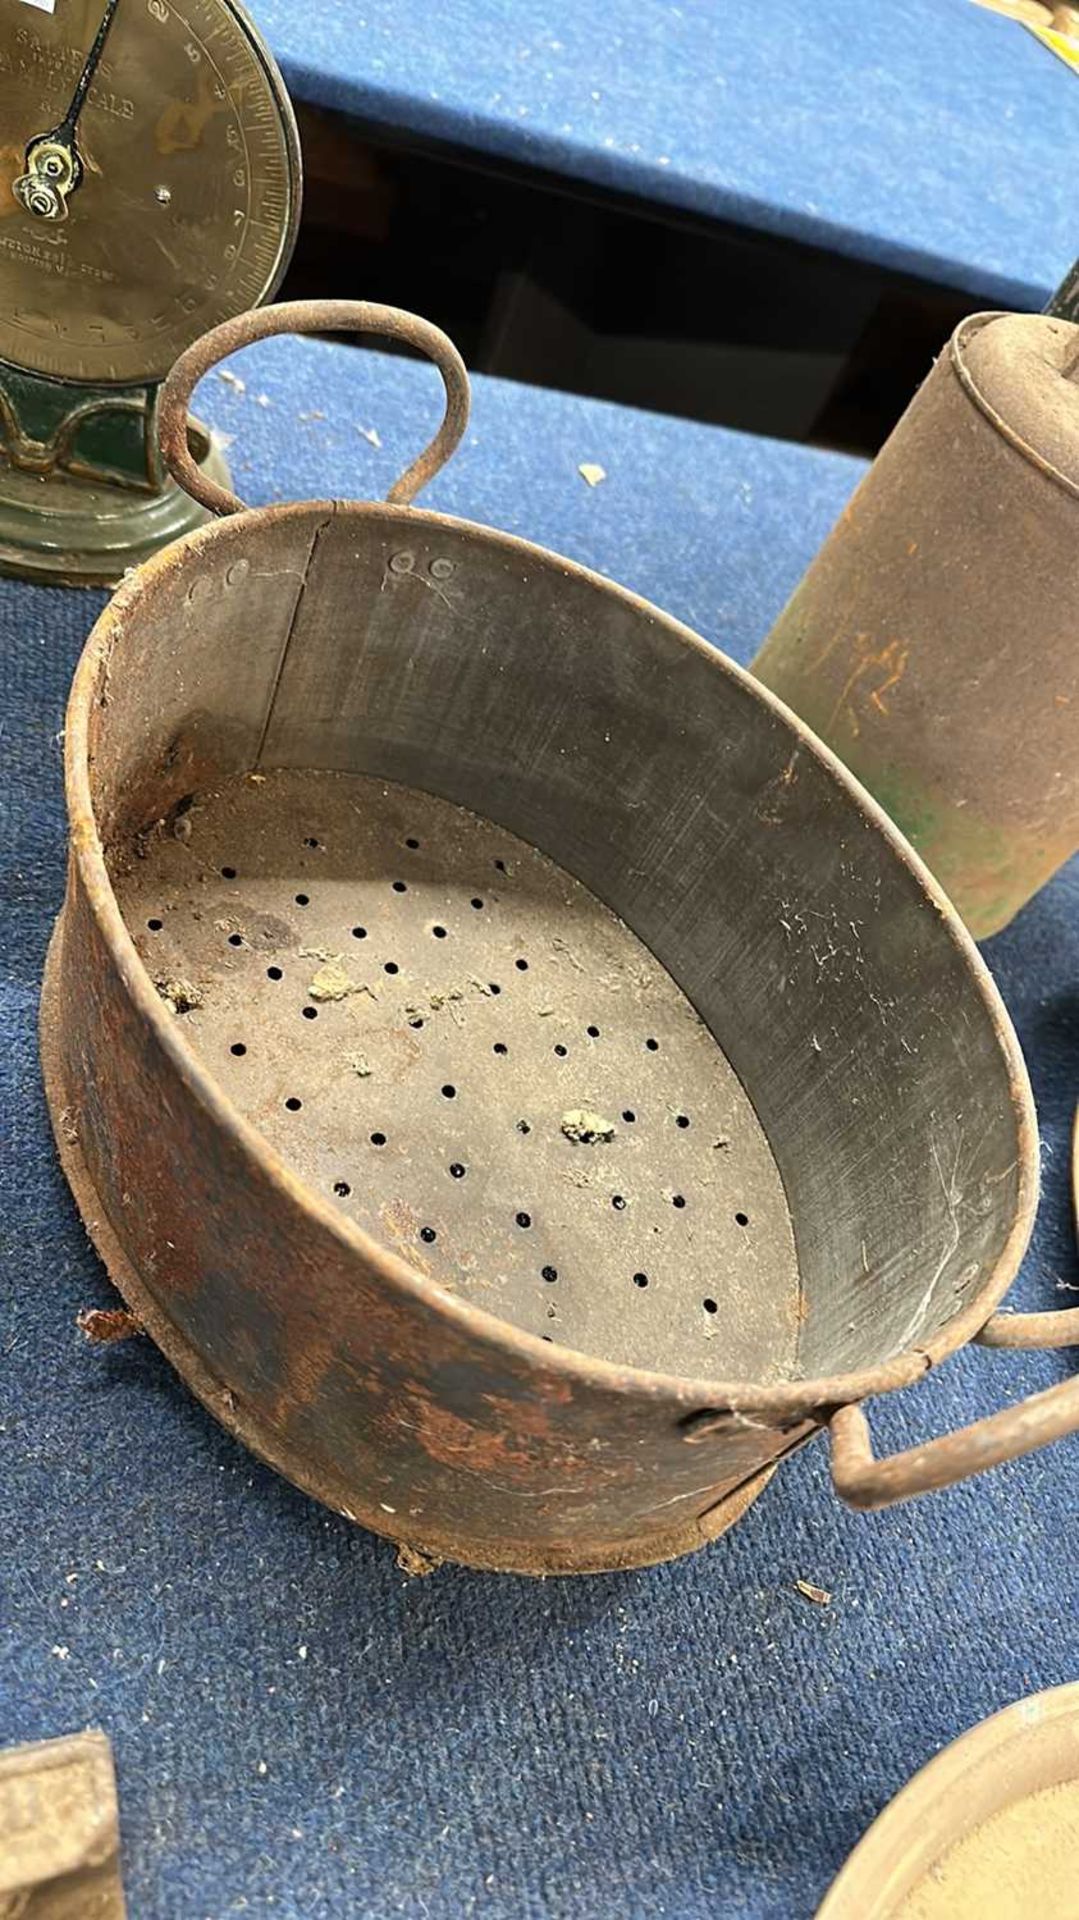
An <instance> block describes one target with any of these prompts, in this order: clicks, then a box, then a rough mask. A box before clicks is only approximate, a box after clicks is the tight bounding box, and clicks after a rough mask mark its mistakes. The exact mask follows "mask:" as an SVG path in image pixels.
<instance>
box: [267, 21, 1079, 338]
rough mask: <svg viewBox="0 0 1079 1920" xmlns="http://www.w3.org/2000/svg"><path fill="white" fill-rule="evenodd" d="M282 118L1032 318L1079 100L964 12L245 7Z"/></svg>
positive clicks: (1067, 217) (1078, 236) (1068, 208)
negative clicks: (275, 69) (311, 113)
mask: <svg viewBox="0 0 1079 1920" xmlns="http://www.w3.org/2000/svg"><path fill="white" fill-rule="evenodd" d="M250 5H251V11H252V13H253V15H254V17H255V19H256V20H257V21H258V23H259V25H260V26H261V28H262V29H263V31H264V32H265V34H266V36H267V38H268V40H269V42H270V44H271V46H272V47H273V50H274V52H275V53H276V55H277V57H278V59H279V60H280V61H281V63H282V65H283V68H284V72H285V77H286V79H287V81H288V84H289V86H290V87H291V88H292V90H293V92H294V93H295V95H296V97H297V99H300V100H305V101H308V102H311V103H314V104H316V105H320V106H325V107H333V108H338V109H341V110H343V111H346V112H349V113H353V114H356V115H359V116H360V117H361V118H363V119H364V120H366V121H368V122H369V123H371V124H373V125H375V126H381V127H385V128H392V129H399V130H401V131H402V132H403V133H405V134H406V135H412V136H419V137H423V138H435V139H439V140H446V141H450V142H452V143H453V144H455V145H457V146H459V147H462V148H464V149H467V150H471V151H474V152H478V153H481V154H486V155H489V156H490V157H491V158H492V159H506V160H511V161H516V162H520V163H524V164H526V165H529V166H532V167H539V168H545V169H547V170H549V171H550V172H552V173H554V174H557V175H561V176H563V177H567V178H568V179H570V180H576V181H582V182H588V183H591V184H593V185H598V186H602V187H609V188H614V189H617V190H620V191H623V192H626V193H630V194H633V195H636V196H639V197H640V198H643V199H644V200H647V201H651V202H655V203H657V204H658V205H661V206H665V207H669V208H673V209H682V210H685V211H688V212H691V213H696V214H703V215H706V216H709V217H710V218H714V219H717V220H724V221H733V222H734V223H735V224H736V225H737V226H740V227H748V228H750V229H754V230H758V231H760V232H762V233H768V234H774V235H777V236H779V237H780V238H782V239H794V240H802V241H807V242H809V243H810V244H811V245H814V246H819V247H823V248H825V249H827V250H828V251H829V252H836V253H841V254H847V255H851V256H853V257H854V258H856V259H859V260H864V261H868V262H871V263H873V264H874V265H877V266H882V267H893V268H899V269H902V270H904V271H907V272H910V273H915V274H919V275H923V276H925V277H927V278H928V279H930V280H934V281H943V282H945V283H947V284H948V285H950V286H953V287H958V288H960V289H962V290H964V291H966V292H969V293H970V294H972V295H973V296H975V297H976V299H977V300H979V301H981V302H982V303H983V304H984V305H986V306H992V305H996V304H1003V305H1012V306H1018V307H1035V308H1037V307H1040V306H1041V305H1042V304H1043V302H1044V300H1045V298H1046V296H1047V294H1048V292H1049V291H1050V289H1051V288H1052V287H1054V286H1055V285H1056V284H1057V282H1058V281H1059V280H1060V279H1062V278H1063V275H1064V273H1065V271H1066V269H1067V268H1068V267H1069V266H1070V265H1071V262H1072V260H1073V258H1074V256H1075V255H1076V253H1077V252H1079V230H1077V227H1076V221H1075V217H1074V213H1073V210H1072V204H1071V195H1070V194H1069V192H1068V181H1069V172H1068V167H1067V160H1066V156H1067V154H1068V153H1069V152H1070V150H1071V145H1072V142H1073V140H1074V137H1075V126H1076V118H1077V115H1079V81H1077V80H1076V77H1075V75H1074V74H1071V73H1069V71H1068V70H1067V68H1066V67H1065V66H1064V65H1063V64H1062V63H1061V62H1060V61H1058V60H1056V59H1055V58H1054V57H1053V55H1052V54H1050V53H1049V52H1048V51H1047V50H1046V48H1045V47H1043V46H1040V45H1039V44H1038V42H1037V41H1036V40H1035V39H1034V38H1033V36H1032V35H1031V34H1028V33H1026V32H1025V31H1024V30H1023V29H1022V28H1020V27H1018V26H1016V25H1015V24H1014V23H1013V22H1012V21H1009V20H1005V19H1003V18H1001V17H1000V16H998V15H995V14H989V13H986V12H984V11H982V9H981V8H979V7H975V6H972V5H971V4H969V0H902V4H899V3H898V0H876V3H875V4H874V0H812V4H808V5H807V4H806V0H767V4H764V5H756V6H747V5H744V4H735V0H718V4H717V0H677V4H676V3H675V0H603V4H602V5H601V4H598V0H542V4H541V0H314V4H312V5H308V6H296V5H295V4H294V3H293V0H250Z"/></svg>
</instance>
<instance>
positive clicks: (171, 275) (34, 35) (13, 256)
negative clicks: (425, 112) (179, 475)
mask: <svg viewBox="0 0 1079 1920" xmlns="http://www.w3.org/2000/svg"><path fill="white" fill-rule="evenodd" d="M299 201H300V154H299V142H298V139H297V134H296V126H295V121H294V118H293V114H292V108H291V106H290V103H289V99H288V95H287V93H286V92H285V88H284V83H283V81H282V79H281V76H280V74H279V73H278V71H277V68H276V67H275V65H274V63H273V60H272V59H271V57H270V55H269V53H268V52H267V50H266V48H265V47H264V46H263V44H262V42H261V40H260V39H259V36H258V34H257V33H256V31H255V29H254V27H253V26H252V25H251V22H250V21H249V20H248V19H247V17H246V15H245V14H244V12H243V10H242V8H241V7H240V6H239V5H237V4H236V0H51V4H50V5H48V7H45V6H41V5H35V6H31V7H25V6H24V7H15V8H9V9H7V10H6V11H5V12H4V13H3V14H2V15H0V282H2V284H3V289H4V299H3V302H2V303H0V572H4V573H17V574H21V575H26V576H29V577H30V578H32V579H39V580H51V581H56V582H64V583H69V584H79V585H101V586H108V585H111V584H113V583H114V582H115V581H117V580H118V579H120V578H121V576H122V575H123V574H124V573H125V572H126V571H127V570H128V569H129V568H130V567H134V566H137V565H138V564H139V563H140V561H142V560H145V559H146V558H147V557H148V556H149V555H150V554H151V553H154V552H156V550H157V549H158V548H159V547H161V546H164V545H165V544H166V543H167V542H169V541H170V540H174V539H176V538H177V536H178V535H180V534H183V533H187V532H189V531H190V529H191V528H192V527H195V526H198V525H200V524H201V523H202V521H203V520H205V519H206V518H207V515H206V512H205V509H204V508H202V507H200V506H198V505H197V503H196V502H195V501H194V500H192V499H191V498H189V496H188V495H187V494H186V493H184V492H183V491H182V489H180V488H179V487H177V486H176V484H175V482H174V481H173V480H172V479H171V478H170V476H169V475H168V473H167V472H166V470H165V467H164V464H163V462H162V459H161V454H160V450H159V447H158V436H157V402H158V392H159V389H160V386H161V382H162V381H163V380H164V378H165V375H166V374H167V373H168V371H169V369H170V367H171V366H172V364H173V362H174V361H175V360H177V359H178V358H179V356H180V354H181V353H182V352H183V351H184V349H185V348H187V347H188V346H190V345H191V343H192V341H194V340H196V339H198V337H199V336H200V334H202V333H205V332H207V331H208V330H209V329H210V328H211V327H214V326H217V325H219V324H220V322H221V321H223V320H228V319H232V318H233V317H234V316H235V315H237V314H239V313H244V312H246V311H247V310H248V309H249V308H251V307H255V306H258V305H259V304H260V303H261V302H262V301H264V300H267V299H269V298H270V297H271V296H272V294H273V293H274V291H275V290H276V288H277V286H278V285H279V283H280V280H281V276H282V274H283V272H284V270H285V267H286V265H287V263H288V259H289V255H290V253H291V250H292V244H293V241H294V239H295V235H296V227H297V224H298V220H299ZM189 433H190V439H191V446H192V451H193V453H194V454H195V457H196V458H197V460H198V461H199V464H200V465H201V466H202V467H203V469H204V471H205V472H206V473H207V475H208V476H209V477H210V478H211V479H213V480H215V481H216V482H218V484H222V485H224V486H226V487H227V486H228V485H229V481H228V472H227V468H226V465H225V461H224V459H223V456H222V453H221V449H220V448H219V447H216V446H215V445H214V444H213V441H212V439H211V436H210V434H209V433H208V432H207V430H206V428H204V427H201V426H200V425H199V424H198V423H197V422H196V421H191V423H190V426H189Z"/></svg>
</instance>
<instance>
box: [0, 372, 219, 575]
mask: <svg viewBox="0 0 1079 1920" xmlns="http://www.w3.org/2000/svg"><path fill="white" fill-rule="evenodd" d="M157 392H158V389H157V386H156V384H154V385H146V386H140V387H127V388H121V389H117V388H103V387H87V386H78V385H76V384H75V383H73V382H68V381H61V380H46V379H43V378H42V377H41V376H39V375H34V374H29V373H26V372H24V371H23V370H21V369H20V368H17V367H12V366H8V365H5V364H4V362H3V361H0V573H9V574H12V573H13V574H18V575H19V576H20V577H22V578H24V579H25V578H29V579H40V580H47V581H53V582H56V583H58V584H63V585H65V586H113V585H115V583H116V581H117V580H119V579H120V578H121V577H122V575H123V574H124V572H125V571H126V570H127V568H129V567H136V566H138V565H139V564H140V562H141V561H143V560H146V559H148V558H149V556H150V555H151V554H152V553H156V552H157V549H158V548H159V547H161V546H164V545H166V544H167V542H168V541H170V540H175V539H177V538H178V537H179V536H180V534H183V533H189V532H190V531H191V529H192V528H193V527H197V526H200V525H201V524H202V522H203V521H204V520H206V519H208V518H210V516H209V515H208V514H207V513H206V511H205V509H204V508H202V507H200V506H199V505H198V504H197V502H196V501H194V500H192V499H191V497H190V495H189V494H186V493H185V492H184V491H183V488H182V487H178V486H177V485H176V483H175V481H174V480H172V478H171V477H170V476H169V474H168V473H167V472H166V471H165V469H164V466H163V463H162V460H161V455H160V451H159V449H158V446H157V419H156V416H157ZM189 433H190V438H191V444H192V450H193V451H194V452H195V455H196V458H197V459H198V461H199V464H200V466H202V467H203V468H204V470H205V471H206V472H207V473H208V474H209V475H210V476H211V478H212V479H214V480H216V481H218V482H219V484H221V485H223V486H229V484H230V482H229V476H228V467H227V465H226V462H225V459H224V456H223V455H222V453H221V451H220V449H219V448H217V447H216V446H215V445H214V444H213V441H212V439H211V437H210V434H209V433H208V432H207V430H206V428H205V427H203V426H201V425H200V424H199V423H198V422H197V421H194V420H193V421H192V422H191V424H190V428H189Z"/></svg>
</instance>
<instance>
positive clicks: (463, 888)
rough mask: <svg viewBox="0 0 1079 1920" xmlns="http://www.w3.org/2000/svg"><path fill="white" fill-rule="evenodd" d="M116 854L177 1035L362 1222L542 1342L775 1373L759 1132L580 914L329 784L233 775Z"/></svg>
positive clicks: (771, 1232)
mask: <svg viewBox="0 0 1079 1920" xmlns="http://www.w3.org/2000/svg"><path fill="white" fill-rule="evenodd" d="M131 851H132V853H134V854H135V855H137V857H124V856H121V857H120V858H119V859H116V860H114V876H113V877H114V881H115V884H116V889H117V895H118V898H119V900H120V903H121V907H122V910H123V913H124V917H125V920H126V921H127V924H128V926H129V928H130V929H131V931H132V933H133V935H134V938H135V942H136V945H137V947H138V949H139V952H140V953H141V955H142V957H143V959H144V961H145V963H146V966H147V968H148V970H149V972H150V975H151V977H152V978H153V980H154V981H155V983H156V984H157V987H158V991H159V992H160V994H161V996H162V998H163V999H164V1000H166V1001H167V1002H168V1004H169V1005H170V1006H171V1007H172V1008H173V1009H174V1012H175V1017H176V1019H177V1020H178V1021H181V1022H182V1024H183V1030H184V1033H185V1035H186V1037H187V1039H188V1040H189V1041H190V1042H191V1044H192V1045H193V1046H195V1047H196V1048H197V1049H198V1051H199V1053H200V1054H201V1055H202V1057H203V1058H204V1060H205V1062H206V1064H207V1066H208V1067H209V1068H210V1070H211V1072H212V1073H213V1075H214V1077H215V1079H216V1080H218V1082H219V1083H220V1085H221V1086H222V1088H223V1089H224V1090H225V1091H226V1092H227V1093H228V1095H229V1096H230V1098H231V1099H233V1100H234V1101H235V1102H236V1104H237V1106H238V1107H239V1108H240V1109H241V1111H242V1112H243V1113H244V1114H245V1115H246V1117H247V1118H248V1119H250V1120H252V1121H253V1122H254V1123H255V1125H257V1126H258V1127H259V1128H260V1130H261V1131H262V1132H263V1133H264V1134H265V1136H266V1138H267V1139H268V1140H269V1141H271V1142H272V1144H273V1146H274V1147H276V1148H277V1150H278V1151H279V1152H280V1153H281V1154H282V1155H283V1156H284V1158H285V1159H286V1160H287V1161H288V1162H289V1163H290V1164H291V1165H292V1166H293V1167H294V1168H295V1170H296V1171H297V1172H298V1173H299V1174H301V1175H302V1176H303V1177H304V1178H305V1179H306V1180H308V1181H309V1182H310V1183H311V1185H312V1186H313V1187H315V1188H316V1189H317V1190H318V1191H319V1192H321V1193H322V1194H323V1195H326V1196H333V1197H334V1198H335V1199H336V1200H337V1202H338V1204H339V1205H340V1206H341V1207H342V1208H343V1209H344V1210H345V1211H346V1212H347V1213H348V1214H349V1215H350V1216H351V1217H352V1218H353V1219H354V1220H355V1221H356V1222H357V1223H358V1224H359V1225H360V1226H362V1227H364V1228H365V1229H366V1230H368V1231H369V1232H371V1233H372V1234H373V1235H375V1237H376V1238H377V1239H379V1240H380V1241H383V1242H385V1243H386V1244H388V1245H389V1246H392V1247H393V1248H394V1249H395V1250H396V1251H397V1252H399V1253H401V1254H402V1255H403V1256H404V1257H405V1258H406V1259H407V1260H408V1261H409V1262H410V1263H411V1265H412V1266H414V1267H415V1268H417V1269H418V1270H419V1271H420V1272H421V1273H423V1274H425V1275H426V1276H427V1277H428V1278H430V1279H432V1280H434V1281H436V1282H437V1283H439V1284H440V1285H441V1286H443V1287H447V1288H450V1289H451V1290H453V1291H454V1292H457V1293H460V1294H462V1295H464V1296H467V1297H468V1298H469V1299H471V1300H474V1301H475V1302H476V1303H477V1304H480V1305H483V1306H486V1307H489V1308H490V1309H491V1310H492V1311H493V1312H496V1313H498V1314H499V1315H501V1316H503V1317H504V1318H506V1319H508V1320H510V1321H512V1322H514V1323H515V1324H516V1325H518V1326H520V1327H523V1328H525V1329H526V1330H527V1331H529V1332H531V1333H535V1334H538V1335H541V1336H546V1337H548V1338H549V1339H551V1340H553V1341H557V1342H559V1343H560V1344H563V1345H566V1346H570V1347H574V1348H579V1349H583V1350H585V1351H588V1352H591V1353H594V1354H597V1355H601V1356H602V1357H604V1358H606V1359H609V1360H613V1361H616V1362H621V1363H626V1364H631V1365H639V1366H645V1367H654V1368H658V1369H660V1370H666V1371H670V1372H682V1373H687V1374H692V1373H702V1372H709V1373H716V1374H727V1375H731V1376H734V1377H738V1376H741V1375H750V1376H752V1377H755V1378H758V1379H762V1380H764V1379H775V1378H783V1377H786V1376H789V1374H790V1373H791V1371H792V1370H793V1364H794V1353H795V1346H796V1340H797V1333H798V1272H797V1264H796V1258H795V1250H794V1241H793V1236H792V1231H791V1224H790V1216H789V1212H788V1208H787V1204H786V1200H785V1197H784V1192H783V1187H782V1183H781V1181H780V1177H779V1173H778V1170H777V1168H776V1165H775V1160H774V1158H773V1155H772V1152H771V1150H770V1148H769V1146H768V1143H767V1141H766V1139H765V1136H764V1133H763V1131H762V1128H761V1126H760V1123H759V1121H758V1119H757V1117H756V1115H755V1113H754V1111H753V1107H752V1105H751V1104H750V1101H749V1099H748V1098H747V1096H746V1094H745V1092H744V1090H743V1088H742V1086H741V1084H740V1082H739V1080H738V1079H737V1077H736V1075H735V1074H734V1072H733V1071H732V1069H731V1068H730V1066H729V1065H728V1063H727V1061H726V1060H725V1058H724V1056H723V1054H722V1052H721V1051H720V1050H719V1048H718V1047H717V1045H716V1042H715V1041H714V1039H713V1038H712V1036H711V1034H710V1033H709V1032H708V1029H707V1028H706V1027H705V1025H704V1023H703V1021H702V1020H701V1019H700V1017H699V1016H698V1014H697V1013H696V1012H695V1011H694V1009H693V1008H692V1007H691V1005H690V1003H689V1001H688V1000H687V999H686V997H685V995H684V994H683V993H682V992H681V990H680V989H679V988H678V987H677V986H676V985H675V983H674V981H673V980H672V979H671V977H670V975H669V974H668V973H667V972H666V971H665V969H664V968H663V967H662V966H661V965H660V964H659V962H658V961H657V960H655V959H654V958H653V956H652V955H651V954H650V953H649V952H648V950H647V949H646V948H645V947H644V946H643V945H642V944H641V942H640V941H639V940H638V939H637V938H636V937H635V936H634V935H633V934H632V933H631V932H630V931H629V929H628V927H626V926H625V925H624V924H623V922H622V921H620V920H619V919H618V918H617V917H616V916H615V915H614V914H613V913H612V912H611V911H610V910H609V909H608V908H607V907H605V906H603V905H602V904H601V903H600V902H599V901H598V900H597V899H596V897H595V896H594V895H593V894H592V893H590V892H589V891H588V889H587V888H585V887H583V886H582V885H581V884H580V883H579V882H578V881H576V880H574V879H572V878H571V877H570V876H569V875H568V874H567V873H565V872H564V871H563V870H562V869H560V868H559V867H557V866H555V865H554V864H553V863H552V862H551V861H550V860H548V859H546V858H545V857H544V856H543V855H542V854H540V853H538V852H536V851H535V849H534V848H531V847H528V846H526V845H525V844H524V843H523V842H522V841H520V840H518V839H516V838H514V836H512V835H511V834H509V833H506V832H505V831H503V830H502V829H500V828H498V827H495V826H493V825H491V824H490V823H489V822H487V821H484V820H481V819H479V818H477V816H476V815H474V814H471V813H468V812H466V811H465V810H464V809H462V808H459V807H455V806H452V805H450V804H449V803H448V802H447V801H445V800H438V799H433V798H432V797H431V796H430V795H428V794H422V793H419V792H416V791H415V790H412V789H409V788H407V787H401V786H394V785H389V784H387V783H386V782H384V781H379V780H373V779H370V778H366V777H363V776H354V775H345V774H334V773H318V772H268V773H265V774H262V773H260V774H258V775H257V776H255V777H251V776H240V777H238V778H237V779H234V780H232V781H230V782H228V783H226V784H224V785H222V786H221V787H220V788H219V789H218V790H217V791H215V792H212V793H204V794H198V795H196V796H194V798H193V801H192V803H191V804H190V805H184V806H182V807H181V808H180V809H179V810H177V811H175V812H174V813H173V814H172V815H171V816H170V817H169V818H168V819H166V820H164V821H162V822H161V823H160V825H159V826H158V827H157V828H155V829H154V830H153V831H152V832H151V833H150V834H148V835H144V836H143V837H142V838H140V840H139V843H138V845H137V848H135V849H132V850H131Z"/></svg>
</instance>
